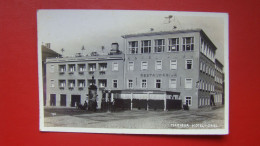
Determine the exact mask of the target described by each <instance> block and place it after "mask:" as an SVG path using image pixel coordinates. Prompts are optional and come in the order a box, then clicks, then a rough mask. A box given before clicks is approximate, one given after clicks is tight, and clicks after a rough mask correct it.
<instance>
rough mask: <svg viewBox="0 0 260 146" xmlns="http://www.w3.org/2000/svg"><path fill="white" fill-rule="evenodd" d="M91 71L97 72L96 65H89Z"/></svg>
mask: <svg viewBox="0 0 260 146" xmlns="http://www.w3.org/2000/svg"><path fill="white" fill-rule="evenodd" d="M88 70H89V71H96V63H89V64H88Z"/></svg>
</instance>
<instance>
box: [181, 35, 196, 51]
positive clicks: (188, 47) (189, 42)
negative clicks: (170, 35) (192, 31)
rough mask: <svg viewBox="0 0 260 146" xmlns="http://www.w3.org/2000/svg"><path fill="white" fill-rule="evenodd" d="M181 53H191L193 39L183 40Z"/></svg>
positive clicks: (186, 38)
mask: <svg viewBox="0 0 260 146" xmlns="http://www.w3.org/2000/svg"><path fill="white" fill-rule="evenodd" d="M182 48H183V51H193V49H194V37H185V38H183V46H182Z"/></svg>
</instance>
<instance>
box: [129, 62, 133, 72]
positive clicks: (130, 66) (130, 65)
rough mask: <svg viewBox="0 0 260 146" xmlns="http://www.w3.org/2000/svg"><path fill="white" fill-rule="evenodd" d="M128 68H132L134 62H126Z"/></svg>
mask: <svg viewBox="0 0 260 146" xmlns="http://www.w3.org/2000/svg"><path fill="white" fill-rule="evenodd" d="M128 70H134V62H132V61H131V62H128Z"/></svg>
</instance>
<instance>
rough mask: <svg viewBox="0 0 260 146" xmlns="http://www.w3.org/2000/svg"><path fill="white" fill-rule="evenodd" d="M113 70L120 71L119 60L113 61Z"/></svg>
mask: <svg viewBox="0 0 260 146" xmlns="http://www.w3.org/2000/svg"><path fill="white" fill-rule="evenodd" d="M112 71H118V63H117V62H113V64H112Z"/></svg>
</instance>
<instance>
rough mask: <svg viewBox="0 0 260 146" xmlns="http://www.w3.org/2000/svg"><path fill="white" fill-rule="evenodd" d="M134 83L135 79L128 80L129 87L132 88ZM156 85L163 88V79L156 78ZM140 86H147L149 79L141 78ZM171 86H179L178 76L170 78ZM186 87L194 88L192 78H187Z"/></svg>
mask: <svg viewBox="0 0 260 146" xmlns="http://www.w3.org/2000/svg"><path fill="white" fill-rule="evenodd" d="M133 84H134V80H132V79H129V80H128V81H127V88H130V89H132V88H133V87H134V86H133ZM154 87H155V88H162V80H161V79H155V84H154ZM140 88H147V79H142V80H141V84H140ZM169 88H177V79H176V78H172V79H169ZM185 88H186V89H191V88H192V78H185Z"/></svg>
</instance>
